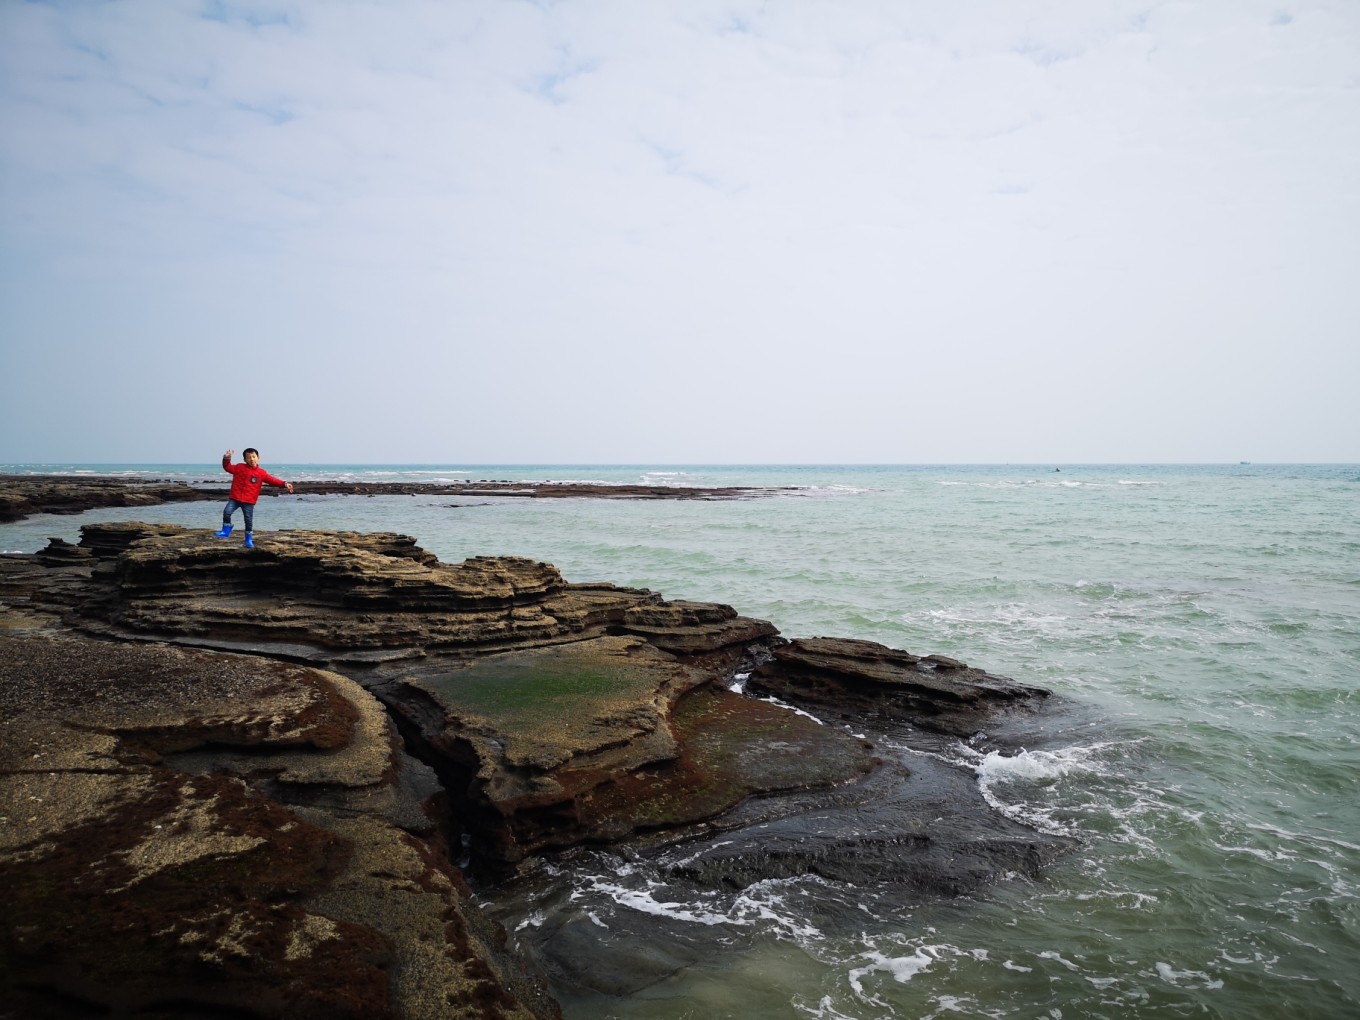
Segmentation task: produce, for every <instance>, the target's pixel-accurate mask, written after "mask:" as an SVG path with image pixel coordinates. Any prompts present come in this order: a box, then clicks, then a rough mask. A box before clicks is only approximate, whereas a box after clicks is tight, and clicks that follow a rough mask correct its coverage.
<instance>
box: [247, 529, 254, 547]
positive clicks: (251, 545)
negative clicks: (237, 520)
mask: <svg viewBox="0 0 1360 1020" xmlns="http://www.w3.org/2000/svg"><path fill="white" fill-rule="evenodd" d="M246 548H247V549H254V548H255V540H254V539H252V538H251V537H250V532H249V531H247V532H246Z"/></svg>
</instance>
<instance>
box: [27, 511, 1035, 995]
mask: <svg viewBox="0 0 1360 1020" xmlns="http://www.w3.org/2000/svg"><path fill="white" fill-rule="evenodd" d="M257 546H258V548H256V549H254V550H245V549H243V548H241V546H240V545H239V544H238V543H236V542H230V541H221V540H217V539H215V538H213V537H211V533H210V532H208V531H206V530H203V531H197V530H188V529H184V528H180V527H176V526H173V525H147V524H139V523H125V524H102V525H90V526H87V527H85V528H83V529H82V539H81V543H80V545H79V546H78V547H74V546H70V545H68V544H66V543H63V542H60V541H56V540H54V541H53V543H52V545H51V546H49V547H48V549H46V550H44V551H43V552H42V553H39V554H36V555H33V556H0V646H2V647H0V708H3V720H4V721H3V723H2V724H0V726H3V732H2V733H0V797H3V800H4V810H3V812H0V814H3V821H2V822H0V895H3V896H4V899H5V902H6V903H7V905H12V907H11V909H10V912H9V918H12V920H10V919H7V922H8V926H7V927H5V928H4V930H3V931H0V939H3V940H4V951H5V959H6V961H17V966H8V965H7V967H6V968H0V996H8V997H9V1001H13V1002H17V1003H20V1004H21V1005H22V1006H23V1009H24V1010H27V1011H28V1012H30V1013H32V1014H33V1015H44V1014H51V1013H53V1012H60V1011H61V1010H67V1005H69V1006H70V1009H69V1010H67V1012H70V1011H72V1010H75V1011H78V1010H79V1009H86V1008H88V1011H93V1012H96V1013H97V1012H100V1011H105V1012H111V1013H114V1014H117V1015H133V1014H136V1013H137V1012H138V1011H141V1012H144V1013H148V1014H150V1013H153V1012H156V1011H157V1010H159V1011H160V1012H161V1013H171V1014H176V1015H186V1016H189V1015H207V1014H210V1013H213V1011H217V1012H216V1013H214V1015H242V1016H246V1015H249V1016H269V1017H272V1016H283V1015H287V1016H290V1017H292V1016H304V1017H305V1016H322V1015H326V1016H328V1017H329V1016H339V1017H344V1016H365V1017H368V1016H394V1017H407V1016H417V1015H422V1016H423V1015H445V1013H448V1014H450V1015H458V1016H467V1017H483V1016H485V1017H530V1016H533V1017H546V1016H554V1015H556V1006H555V1005H554V1004H553V1002H552V1001H551V999H550V998H549V997H548V996H547V994H546V993H545V992H544V990H543V986H542V983H541V982H539V981H538V980H537V979H535V978H534V977H532V976H531V975H530V974H529V972H527V971H526V970H525V969H524V965H523V964H521V963H519V962H517V961H516V959H515V958H513V957H512V956H511V954H510V953H509V952H508V951H507V950H506V949H505V945H504V941H503V936H502V934H501V933H500V931H499V929H498V928H497V926H496V925H495V924H494V923H493V922H491V921H490V920H488V918H487V916H486V915H485V914H484V913H483V912H481V911H480V910H478V909H476V908H475V907H474V906H473V905H472V903H471V901H470V899H469V896H468V893H467V889H466V887H465V886H464V884H463V880H462V877H461V875H460V873H459V870H458V868H457V867H455V866H454V865H452V864H451V863H450V860H451V858H457V857H461V856H462V854H463V853H464V852H466V853H468V854H469V855H470V860H471V863H472V864H473V865H474V866H477V867H478V868H479V869H480V873H481V874H482V875H484V876H486V877H489V878H492V879H499V880H506V879H509V878H511V877H512V876H513V875H514V874H515V872H516V869H520V870H522V869H524V868H526V867H530V866H532V864H533V862H534V860H535V859H536V858H538V857H539V856H540V855H542V854H545V853H549V852H552V853H562V852H566V851H569V850H570V849H571V848H573V847H586V846H600V845H609V844H616V845H617V844H626V845H629V846H631V847H633V848H635V851H636V852H637V853H640V854H643V855H646V856H647V858H648V859H649V860H652V861H653V862H654V863H655V866H656V867H657V868H658V869H660V872H659V873H661V874H663V875H664V876H665V880H666V881H669V882H673V883H678V884H680V885H688V886H690V887H694V888H712V889H734V888H741V887H744V886H746V885H749V884H751V883H753V882H758V881H762V880H764V879H769V878H779V877H787V876H792V875H818V876H821V877H823V878H825V879H827V880H831V881H840V882H852V883H872V884H878V885H893V884H896V885H900V886H902V887H904V888H910V889H913V890H918V891H924V892H931V893H940V894H955V893H959V892H963V891H967V890H968V889H972V888H975V887H976V886H977V885H978V884H980V883H982V882H985V881H989V880H992V879H993V878H995V877H996V876H997V875H999V874H1002V873H1004V872H1006V871H1008V870H1017V871H1031V870H1033V869H1034V868H1036V867H1038V866H1040V865H1041V864H1042V863H1043V862H1044V861H1046V860H1047V859H1049V857H1051V856H1052V854H1053V853H1056V852H1057V851H1058V850H1060V849H1061V846H1062V844H1061V841H1058V840H1054V839H1052V838H1049V837H1043V836H1041V835H1039V834H1037V833H1034V832H1033V831H1031V830H1028V829H1025V828H1023V827H1021V826H1019V825H1017V824H1015V823H1013V822H1011V821H1009V820H1008V819H1005V818H1002V817H1000V816H998V815H997V814H996V813H995V812H992V811H991V810H990V809H989V808H988V807H987V806H986V804H985V803H984V802H983V801H982V799H981V797H980V794H979V793H978V791H977V788H976V784H975V783H973V782H972V779H971V777H970V776H967V775H964V774H962V773H960V772H959V771H958V770H953V769H950V768H948V767H946V766H944V765H942V764H940V763H938V762H936V761H934V760H932V759H927V758H923V759H922V760H921V764H920V766H919V767H918V766H917V765H916V764H913V765H912V766H911V768H910V769H908V768H907V767H905V766H904V765H903V764H902V760H901V757H900V755H896V756H895V757H894V756H893V755H888V754H885V753H884V747H885V746H887V744H886V743H885V741H887V740H888V737H887V735H888V734H891V735H892V740H894V741H897V740H901V739H903V734H904V733H906V734H908V735H909V734H910V732H912V728H913V727H930V728H932V729H934V730H937V731H943V732H948V733H971V732H975V731H976V730H978V729H979V728H981V727H982V726H984V725H990V724H991V722H992V721H994V720H995V719H996V718H997V717H998V715H1000V714H1003V713H1007V712H1012V711H1015V710H1016V709H1017V708H1021V707H1027V706H1033V705H1035V704H1038V703H1039V702H1040V701H1041V700H1042V698H1043V696H1044V694H1045V693H1046V692H1043V691H1041V690H1039V689H1038V688H1031V687H1025V686H1023V685H1020V684H1015V683H1014V682H1013V681H1009V680H1006V679H1005V678H1002V677H996V676H992V675H991V674H987V673H984V672H982V671H980V670H975V669H970V668H969V667H967V666H965V665H964V664H963V663H960V662H957V661H955V660H952V659H947V658H944V657H941V656H926V657H917V656H913V655H909V654H908V653H905V652H898V651H895V650H892V649H887V648H883V647H882V646H879V645H874V644H871V643H869V642H856V641H838V640H835V639H826V638H817V639H809V640H804V641H792V642H788V641H784V640H783V639H782V638H780V637H779V636H778V634H777V632H776V631H775V629H774V627H772V626H771V625H770V624H768V623H766V622H764V621H761V620H754V619H750V618H747V617H743V616H740V615H739V614H738V613H737V612H736V611H735V610H733V609H732V608H731V607H730V606H724V605H719V604H713V603H694V602H684V601H672V602H668V601H666V600H664V599H662V598H661V597H660V596H659V595H657V594H655V593H653V592H650V591H647V590H643V589H632V588H619V587H615V586H613V585H608V584H570V583H568V582H566V581H565V580H564V579H563V578H562V577H561V575H560V574H559V573H558V571H557V570H556V569H555V568H554V567H552V566H551V565H549V564H546V563H539V562H536V561H533V560H528V559H522V558H516V557H477V558H473V559H470V560H466V561H464V562H463V563H459V564H444V563H440V562H439V561H438V560H437V559H436V558H435V557H434V556H433V555H431V554H430V553H428V552H426V551H424V550H423V549H421V548H419V547H418V546H417V545H416V544H415V542H414V541H413V540H412V539H410V538H407V537H405V536H401V535H394V534H357V533H345V532H289V531H284V532H266V533H260V534H258V535H257ZM227 653H235V654H227ZM761 662H763V665H760V666H759V667H758V668H755V670H754V675H752V677H751V679H750V684H751V686H752V688H753V689H759V690H761V691H763V692H769V693H773V694H777V695H778V697H779V698H783V699H787V700H790V701H797V702H799V703H801V704H804V705H806V706H808V707H809V708H810V709H811V710H812V711H813V712H815V713H817V714H818V715H821V716H823V718H828V719H835V718H837V717H840V718H845V719H853V720H855V725H854V729H855V730H863V731H864V734H863V735H852V732H851V730H850V728H847V727H845V726H834V725H823V724H822V723H821V722H819V721H818V720H816V719H813V718H811V717H810V716H809V715H807V714H800V713H798V712H793V711H790V710H788V709H787V708H785V707H781V706H779V705H777V704H774V703H771V702H769V701H765V700H759V699H756V698H751V697H745V696H742V695H739V694H736V693H734V692H733V691H732V690H730V689H729V688H728V684H729V682H730V680H731V679H732V677H733V675H734V674H735V673H736V672H738V671H739V670H740V671H749V670H751V669H752V668H753V667H754V666H755V664H756V663H761ZM889 742H890V741H889ZM880 745H882V746H880ZM894 746H895V745H894ZM451 847H456V848H457V849H456V850H451V849H450V848H451ZM575 944H584V943H581V942H580V940H579V939H577V938H575V936H574V934H573V929H571V928H570V926H567V927H563V928H560V929H559V930H558V931H557V933H556V945H557V946H558V947H559V948H560V947H567V946H571V945H575ZM636 948H637V952H638V953H641V954H643V956H646V957H647V963H646V967H645V968H643V969H649V972H653V973H656V972H660V971H664V969H665V968H666V967H667V966H670V965H671V963H670V962H668V961H672V962H673V961H674V960H677V959H680V957H677V956H676V955H675V954H672V953H659V952H658V951H657V946H656V945H655V944H653V945H652V946H651V947H650V948H648V947H646V946H641V945H639V946H638V947H636ZM550 955H551V954H548V953H545V954H543V955H541V956H540V957H539V958H540V959H543V960H547V959H548V958H549V956H550ZM682 955H683V954H682ZM570 957H571V952H570V951H568V950H565V949H562V951H561V956H560V958H558V962H557V963H552V964H551V965H549V966H548V972H549V973H551V974H553V975H555V976H557V977H560V979H561V980H562V981H563V982H566V983H568V984H570V983H572V982H576V983H583V982H584V984H587V985H588V984H589V981H590V980H591V979H590V978H588V977H586V978H583V977H581V975H575V976H572V975H573V973H574V971H573V969H572V968H573V967H574V966H575V964H574V963H572V962H571V959H570ZM605 969H606V970H607V969H608V968H605ZM627 971H628V968H627V967H623V966H621V967H619V968H615V970H614V971H613V973H614V977H613V978H612V979H609V980H612V981H613V982H614V983H615V985H617V986H618V987H624V986H626V985H628V983H629V981H630V980H631V978H630V977H629V976H628V973H627ZM640 972H641V971H640V970H639V971H638V973H640ZM601 974H603V972H601ZM600 980H605V979H604V977H603V976H601V977H600ZM63 1004H66V1005H63Z"/></svg>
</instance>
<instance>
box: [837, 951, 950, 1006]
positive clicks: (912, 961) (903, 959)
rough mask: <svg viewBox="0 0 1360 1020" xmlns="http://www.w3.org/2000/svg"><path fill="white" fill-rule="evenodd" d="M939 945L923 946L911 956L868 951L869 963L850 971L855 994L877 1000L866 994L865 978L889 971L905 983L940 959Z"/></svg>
mask: <svg viewBox="0 0 1360 1020" xmlns="http://www.w3.org/2000/svg"><path fill="white" fill-rule="evenodd" d="M938 950H939V947H938V946H922V947H921V948H919V949H917V950H916V952H914V953H912V954H911V955H910V956H885V955H884V954H882V953H879V952H870V953H866V954H865V957H866V958H867V959H868V960H869V963H868V965H866V966H864V967H856V968H854V969H853V970H851V971H850V974H849V981H850V987H851V988H853V989H854V990H855V994H856V995H858V996H859V997H860V998H861V999H864V1000H865V1001H866V1002H876V1001H877V1000H875V999H874V998H873V997H872V996H869V995H867V994H865V991H864V981H863V979H864V978H865V977H867V976H868V975H870V974H875V973H880V972H882V973H888V974H891V975H892V977H893V980H894V981H898V982H901V983H903V984H905V983H906V982H908V981H910V980H911V979H912V978H914V977H915V976H916V975H917V974H920V973H921V972H923V971H925V970H927V969H929V967H930V965H931V964H932V963H935V962H936V960H937V959H938V956H937V955H936V954H937V952H938Z"/></svg>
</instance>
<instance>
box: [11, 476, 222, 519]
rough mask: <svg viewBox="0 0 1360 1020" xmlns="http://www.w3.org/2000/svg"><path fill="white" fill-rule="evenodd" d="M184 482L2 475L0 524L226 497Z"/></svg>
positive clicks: (99, 477)
mask: <svg viewBox="0 0 1360 1020" xmlns="http://www.w3.org/2000/svg"><path fill="white" fill-rule="evenodd" d="M225 496H226V489H225V488H224V489H222V490H221V492H220V493H219V492H217V491H211V492H205V491H204V490H202V489H196V488H194V487H193V486H190V485H186V484H184V483H183V482H167V481H146V482H142V481H129V480H127V479H123V478H109V477H105V476H90V477H84V476H79V475H0V523H5V522H7V521H19V520H23V519H24V518H25V517H29V516H31V515H32V514H77V513H81V512H82V511H84V510H93V509H95V508H96V507H106V506H156V505H157V504H160V503H183V502H189V501H194V500H200V499H218V498H225Z"/></svg>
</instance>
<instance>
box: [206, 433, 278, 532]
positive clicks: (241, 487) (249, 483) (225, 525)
mask: <svg viewBox="0 0 1360 1020" xmlns="http://www.w3.org/2000/svg"><path fill="white" fill-rule="evenodd" d="M235 452H236V451H235V450H228V451H227V452H226V453H224V454H222V470H223V471H226V472H229V473H230V474H231V492H230V493H229V494H228V496H227V505H226V508H225V509H224V510H223V511H222V530H221V531H216V532H213V534H214V535H215V536H216V537H217V538H227V537H228V536H230V535H231V515H232V514H234V513H235V512H236V508H237V507H238V506H239V507H240V508H241V513H242V514H243V515H244V516H245V519H246V548H247V549H254V548H255V542H254V541H253V540H252V539H251V537H250V533H251V532H252V531H254V530H255V502H256V500H258V499H259V498H260V486H262V485H277V486H278V487H279V488H281V489H287V490H288V491H289V492H292V491H293V483H292V482H285V481H284V480H283V479H282V478H275V477H274V476H273V475H271V474H270V473H269V472H268V471H266V470H265V469H264V468H262V467H260V451H259V450H257V449H255V448H254V447H250V448H248V449H247V450H246V452H245V453H243V454H242V455H241V456H243V457H245V459H246V460H245V463H244V464H233V463H232V462H231V455H232V454H233V453H235Z"/></svg>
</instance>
